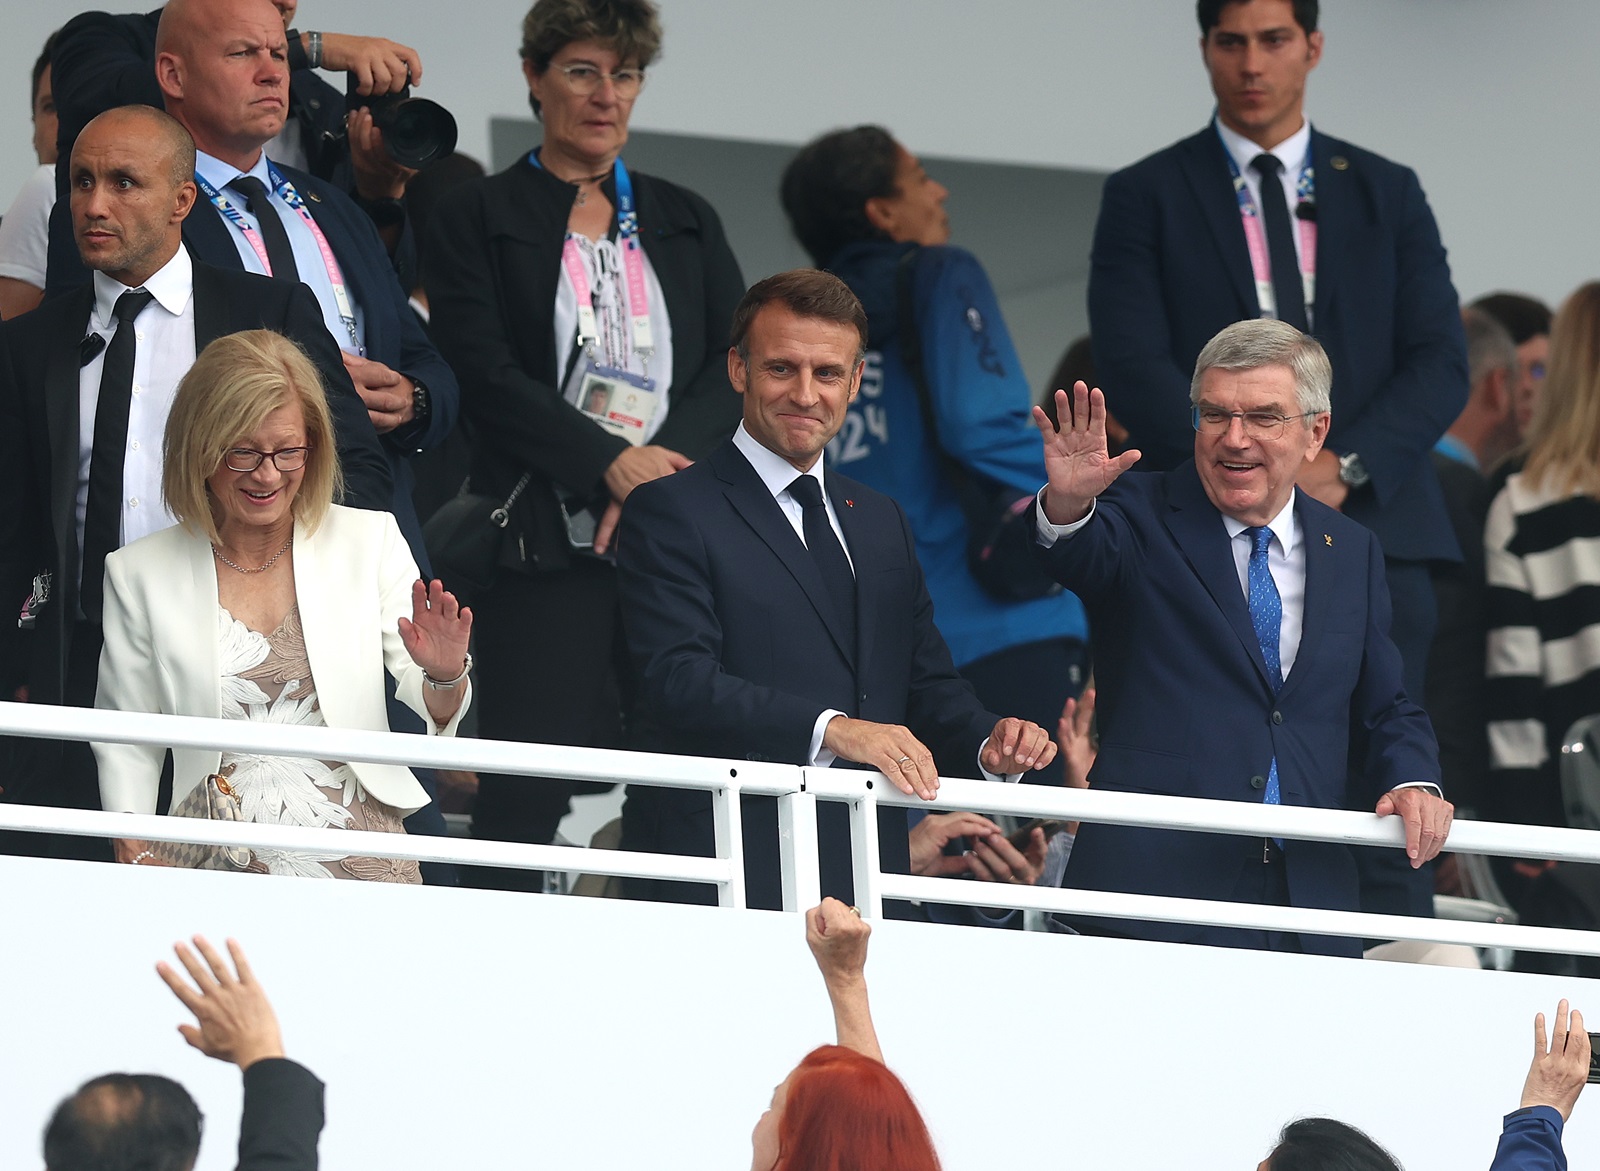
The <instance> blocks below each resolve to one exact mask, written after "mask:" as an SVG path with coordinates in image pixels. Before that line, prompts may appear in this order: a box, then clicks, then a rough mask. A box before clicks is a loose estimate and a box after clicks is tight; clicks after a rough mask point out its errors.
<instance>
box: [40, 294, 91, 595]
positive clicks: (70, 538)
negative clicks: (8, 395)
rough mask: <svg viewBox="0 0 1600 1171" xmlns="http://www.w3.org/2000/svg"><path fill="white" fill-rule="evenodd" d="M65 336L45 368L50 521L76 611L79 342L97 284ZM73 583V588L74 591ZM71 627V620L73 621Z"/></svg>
mask: <svg viewBox="0 0 1600 1171" xmlns="http://www.w3.org/2000/svg"><path fill="white" fill-rule="evenodd" d="M71 297H72V299H73V301H72V307H71V309H70V311H69V312H68V313H67V315H66V327H67V328H66V329H65V330H64V331H63V336H62V337H61V338H60V339H59V340H58V341H57V342H56V344H53V345H51V346H50V347H49V348H48V353H49V358H48V359H47V361H46V365H45V384H44V415H45V426H46V429H47V432H48V434H49V440H50V521H51V525H52V527H53V528H54V530H55V539H56V548H57V549H59V550H61V560H62V562H63V564H64V569H65V572H66V576H67V580H66V581H64V582H57V583H56V587H57V589H59V590H61V591H62V592H61V594H60V595H59V596H61V597H62V598H63V600H67V599H71V605H72V606H73V607H74V608H76V606H77V601H76V597H77V586H76V584H75V583H76V582H77V580H78V561H79V551H78V468H79V465H80V461H81V447H80V443H81V440H80V436H79V433H78V428H79V411H78V372H79V370H81V369H82V364H81V362H80V360H79V355H80V350H79V342H80V341H81V340H82V338H83V337H84V336H85V335H86V334H87V333H88V332H89V315H90V312H91V310H92V309H93V307H94V282H93V281H89V282H88V283H86V284H85V285H84V286H83V288H82V289H80V290H79V291H77V292H75V293H72V294H71ZM69 583H72V584H71V585H70V588H69ZM69 624H70V620H69Z"/></svg>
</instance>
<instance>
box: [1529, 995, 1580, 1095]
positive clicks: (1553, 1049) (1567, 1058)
mask: <svg viewBox="0 0 1600 1171" xmlns="http://www.w3.org/2000/svg"><path fill="white" fill-rule="evenodd" d="M1588 1078H1589V1034H1588V1033H1586V1032H1584V1031H1583V1014H1582V1013H1581V1012H1578V1011H1576V1010H1574V1011H1573V1012H1572V1015H1571V1018H1570V1020H1569V1019H1568V1015H1567V1002H1566V1001H1565V1000H1563V1001H1562V1002H1561V1003H1560V1004H1558V1005H1556V1019H1555V1028H1554V1029H1553V1030H1552V1032H1551V1036H1550V1040H1549V1043H1546V1040H1545V1033H1544V1013H1542V1012H1541V1013H1540V1014H1539V1015H1538V1016H1536V1017H1534V1018H1533V1064H1532V1065H1531V1066H1530V1067H1529V1068H1528V1080H1527V1081H1525V1082H1523V1084H1522V1103H1521V1104H1522V1106H1523V1107H1528V1106H1550V1107H1553V1108H1554V1109H1556V1110H1557V1111H1559V1112H1560V1114H1561V1119H1562V1121H1563V1122H1565V1121H1566V1120H1567V1119H1568V1118H1571V1117H1572V1108H1573V1106H1575V1105H1576V1104H1577V1101H1578V1095H1579V1094H1581V1093H1582V1092H1583V1087H1584V1084H1585V1083H1586V1082H1587V1081H1588Z"/></svg>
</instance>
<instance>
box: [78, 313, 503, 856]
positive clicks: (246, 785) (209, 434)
mask: <svg viewBox="0 0 1600 1171" xmlns="http://www.w3.org/2000/svg"><path fill="white" fill-rule="evenodd" d="M331 418H332V417H331V415H330V414H329V412H328V402H327V398H326V397H325V395H324V393H323V389H322V382H321V380H320V378H319V377H318V375H317V370H316V367H315V366H313V365H312V364H311V361H310V359H309V358H307V357H306V355H305V353H304V352H303V351H302V350H301V349H300V348H299V347H298V346H296V345H295V344H294V343H293V342H292V341H290V340H288V339H287V338H285V337H283V336H281V335H279V334H276V333H273V332H271V331H269V330H250V331H246V332H244V333H235V334H230V335H228V336H225V337H221V338H218V339H217V340H216V341H214V342H212V343H211V344H210V345H208V346H207V347H206V348H205V349H204V350H203V351H202V352H201V354H200V356H199V358H198V359H196V361H195V364H194V365H193V366H192V367H191V368H190V369H189V372H188V373H187V374H186V375H184V377H183V380H182V381H181V382H180V383H179V384H178V389H177V393H176V394H175V395H174V397H173V402H172V410H171V413H170V414H169V415H168V416H167V428H166V434H165V438H164V442H163V450H162V478H161V494H162V497H163V498H164V499H165V501H166V504H167V508H168V510H169V511H170V512H171V513H172V515H173V516H174V517H176V518H177V520H178V522H179V523H178V524H177V525H174V526H173V527H171V528H168V529H163V530H161V531H160V532H156V533H152V534H150V535H149V536H148V537H144V538H142V539H140V540H137V541H134V542H133V543H132V544H130V545H128V546H126V547H125V548H122V549H119V550H117V551H116V552H114V553H112V554H111V555H110V556H109V557H107V558H106V591H105V612H104V628H105V647H104V650H103V651H102V652H101V656H100V683H99V693H98V695H97V696H96V700H95V706H97V707H100V708H109V709H113V710H117V711H129V712H158V713H161V714H164V715H179V716H207V717H210V718H212V719H217V718H221V719H235V720H247V721H250V722H253V723H263V724H275V725H279V726H299V727H335V728H361V729H367V730H371V731H383V732H387V731H388V730H389V719H388V714H387V709H386V707H385V700H384V672H385V670H387V671H388V673H389V674H391V675H392V676H394V680H395V693H396V695H397V696H398V697H399V698H400V700H401V701H402V702H403V703H405V704H406V705H407V706H408V707H410V708H411V709H412V710H414V711H415V712H416V713H417V714H418V715H419V716H421V717H422V718H423V721H424V723H425V725H426V728H427V730H428V733H429V734H430V735H446V736H448V735H454V734H455V731H456V727H457V725H458V724H459V723H460V721H461V715H462V713H463V712H464V711H465V710H466V707H467V703H468V700H469V698H470V690H471V685H470V683H469V682H468V677H467V676H468V672H469V671H470V670H471V668H472V660H471V659H470V658H469V657H468V655H467V639H468V636H469V635H470V633H471V630H472V612H471V611H470V610H468V609H465V608H463V607H460V606H458V605H457V604H456V600H455V598H454V597H452V596H451V595H450V594H448V593H446V592H445V590H444V588H443V586H441V585H440V583H439V582H437V581H435V582H433V583H432V584H431V585H430V584H428V583H425V582H423V581H421V580H419V579H418V577H417V566H416V563H415V562H414V561H412V559H411V553H410V550H409V549H408V548H407V546H406V542H405V538H404V537H402V536H401V535H400V528H399V526H398V525H397V524H396V523H395V520H394V517H392V516H390V515H389V514H388V513H387V512H368V511H365V510H362V509H355V508H343V507H340V506H338V505H336V504H335V503H334V499H335V497H336V496H337V495H338V492H339V485H340V474H339V461H338V456H337V455H336V454H335V453H334V444H333V424H332V421H331ZM94 752H95V757H96V760H97V762H98V764H99V767H100V796H101V803H102V805H104V807H105V808H106V809H108V810H114V811H120V812H126V813H155V812H157V801H158V797H157V794H158V792H159V788H160V781H161V771H162V761H163V758H164V757H165V756H166V749H164V748H160V747H155V746H150V745H139V744H96V745H94ZM172 759H173V769H172V804H171V812H173V813H176V814H180V815H183V816H193V817H211V818H219V819H222V820H240V821H248V822H266V823H271V824H276V825H292V826H301V827H306V828H327V829H357V830H369V831H377V832H387V833H404V832H405V829H404V827H403V826H402V824H401V819H402V818H403V817H405V816H406V815H407V814H410V813H412V812H414V811H415V810H416V809H418V808H419V807H421V806H423V805H425V804H427V801H428V795H427V793H426V792H424V791H423V789H422V786H421V785H419V784H418V783H417V779H416V777H414V776H413V775H412V774H411V771H410V770H409V769H406V768H402V767H400V766H398V765H376V764H364V763H353V764H345V763H342V762H339V761H327V760H306V759H301V758H299V757H292V756H265V755H259V754H255V753H249V752H219V751H217V750H215V749H199V748H175V749H173V750H172ZM225 806H226V807H228V808H232V809H235V810H236V813H235V815H233V816H230V815H229V813H228V811H227V809H226V808H224V807H225ZM116 851H117V858H118V860H119V861H122V862H130V863H134V864H136V865H147V866H148V865H157V866H160V865H167V866H171V865H177V866H202V867H205V868H208V869H241V870H242V869H249V870H254V871H258V872H262V871H264V872H266V873H270V874H294V875H300V876H303V877H307V878H346V879H369V880H374V881H380V882H410V883H415V882H420V881H421V877H420V875H419V874H418V869H417V864H416V863H415V862H401V861H392V860H387V859H379V858H373V857H370V856H362V855H355V854H348V853H346V852H344V851H342V850H340V849H339V848H338V847H337V846H334V847H333V848H331V849H325V850H320V851H316V852H292V851H285V850H256V851H253V852H251V851H224V850H219V849H217V848H215V847H211V848H205V847H186V846H175V845H172V844H167V843H156V842H144V841H130V840H122V841H118V842H117V843H116Z"/></svg>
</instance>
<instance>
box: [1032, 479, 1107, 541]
mask: <svg viewBox="0 0 1600 1171" xmlns="http://www.w3.org/2000/svg"><path fill="white" fill-rule="evenodd" d="M1048 487H1049V485H1048V484H1046V485H1045V487H1044V488H1040V489H1039V495H1038V496H1037V497H1036V499H1037V500H1038V502H1039V506H1038V507H1037V508H1036V509H1034V511H1035V512H1036V513H1037V514H1038V517H1039V519H1038V522H1037V524H1036V525H1035V526H1034V539H1035V540H1037V541H1038V542H1039V544H1040V545H1042V546H1043V547H1044V548H1046V549H1048V548H1050V546H1052V545H1054V544H1055V543H1056V542H1057V541H1061V540H1065V539H1066V538H1067V537H1070V536H1072V534H1073V533H1075V532H1077V531H1078V530H1079V529H1081V528H1082V527H1083V526H1084V525H1086V524H1088V523H1089V520H1090V518H1091V517H1093V516H1094V501H1092V500H1091V501H1090V502H1089V511H1088V512H1087V513H1085V514H1084V516H1083V519H1082V520H1075V521H1073V522H1072V523H1071V524H1069V525H1058V524H1051V523H1050V518H1049V517H1047V516H1045V514H1044V494H1045V488H1048Z"/></svg>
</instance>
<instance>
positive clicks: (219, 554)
mask: <svg viewBox="0 0 1600 1171" xmlns="http://www.w3.org/2000/svg"><path fill="white" fill-rule="evenodd" d="M292 544H294V534H293V533H290V534H289V539H288V540H287V541H285V542H284V543H283V548H281V549H279V550H278V551H277V552H276V553H274V554H273V555H272V556H271V557H268V558H267V561H266V564H265V565H258V566H257V567H256V568H254V569H246V568H245V567H244V566H242V565H240V564H239V563H238V562H237V561H230V560H228V555H227V554H226V553H224V552H223V551H222V550H221V549H219V548H217V547H216V546H215V545H212V546H211V552H212V553H214V554H216V558H217V560H218V561H220V562H222V564H224V565H226V566H227V567H228V568H229V569H232V570H235V571H237V572H239V573H265V572H266V571H267V570H269V569H271V568H272V567H273V565H275V564H276V563H277V560H278V558H280V557H282V556H283V555H284V554H285V553H287V552H288V551H289V546H290V545H292Z"/></svg>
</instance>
